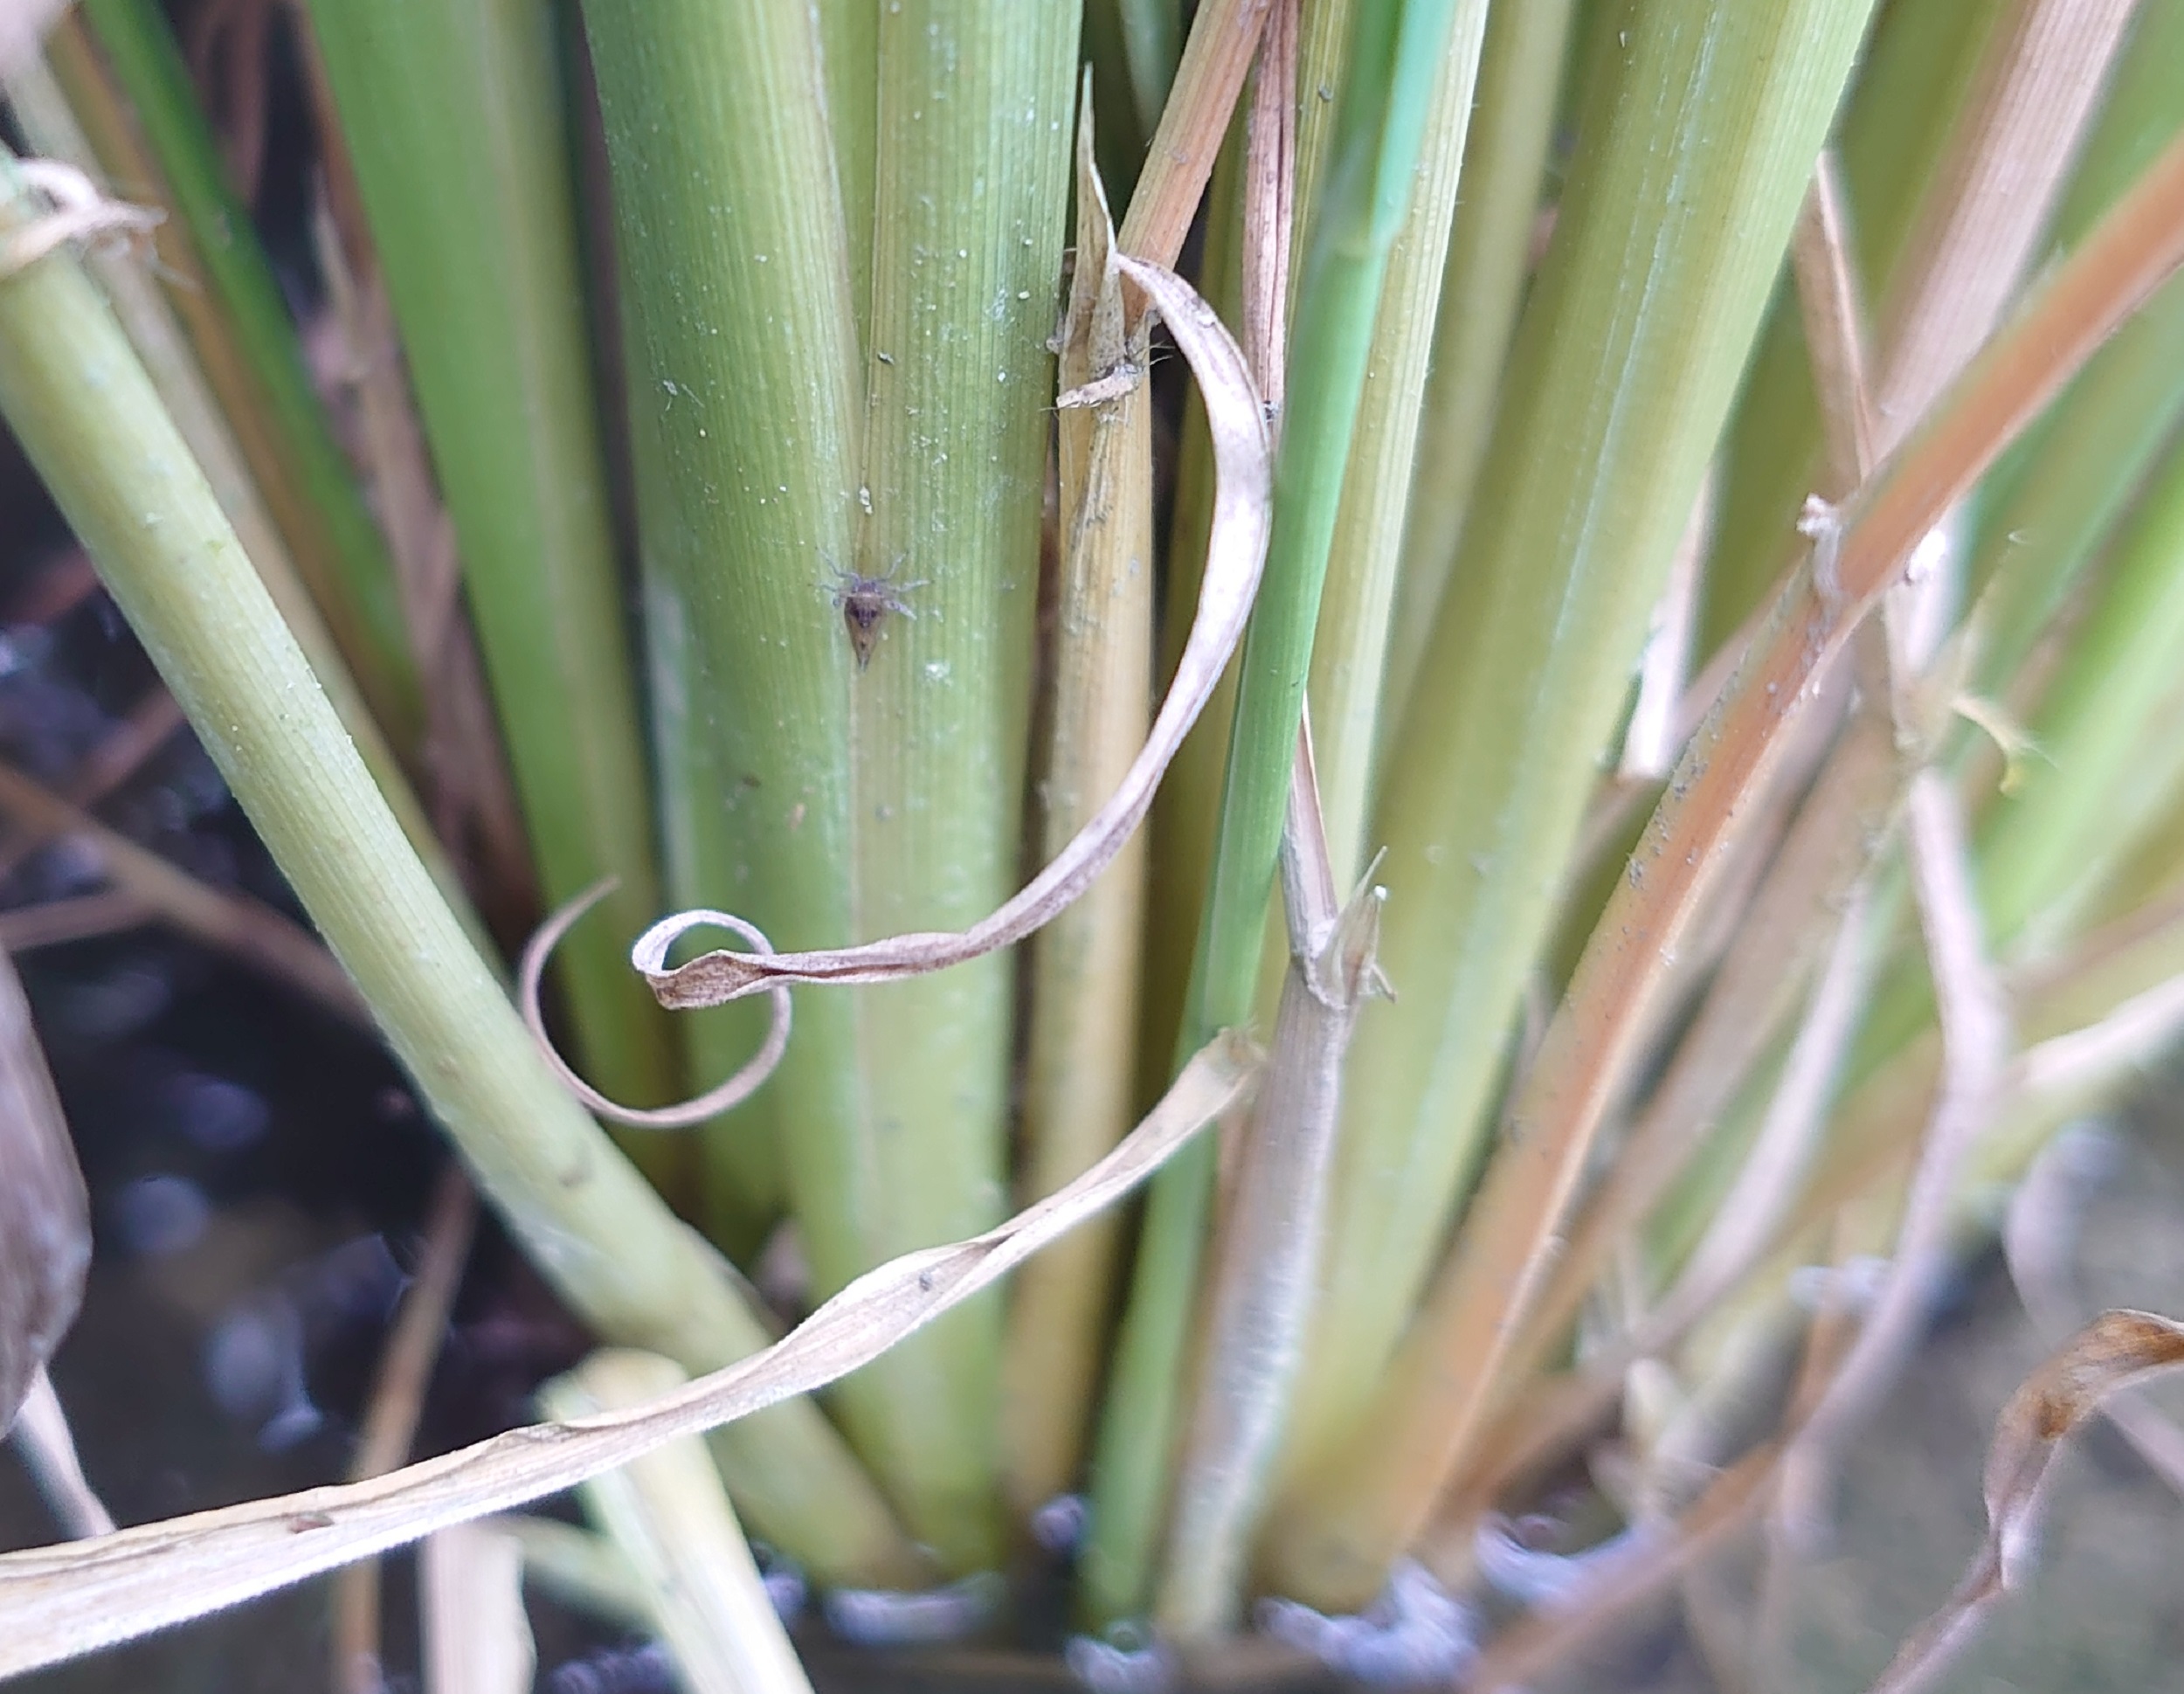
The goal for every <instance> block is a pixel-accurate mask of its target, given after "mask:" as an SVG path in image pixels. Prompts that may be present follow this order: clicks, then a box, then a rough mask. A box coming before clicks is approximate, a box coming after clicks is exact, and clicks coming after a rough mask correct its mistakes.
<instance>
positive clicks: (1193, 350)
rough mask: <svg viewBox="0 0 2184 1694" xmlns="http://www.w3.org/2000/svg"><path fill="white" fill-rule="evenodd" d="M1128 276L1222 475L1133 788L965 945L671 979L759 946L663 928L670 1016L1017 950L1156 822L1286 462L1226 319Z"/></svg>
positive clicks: (1253, 570)
mask: <svg viewBox="0 0 2184 1694" xmlns="http://www.w3.org/2000/svg"><path fill="white" fill-rule="evenodd" d="M1115 262H1116V266H1117V267H1118V268H1119V269H1120V270H1121V271H1122V273H1123V276H1124V277H1125V278H1126V279H1127V280H1129V281H1130V283H1132V284H1133V285H1135V286H1136V287H1137V288H1138V289H1139V290H1141V291H1142V292H1143V293H1144V294H1145V296H1146V297H1147V298H1148V299H1149V300H1150V301H1151V304H1152V306H1153V307H1154V308H1156V309H1157V310H1158V312H1159V313H1160V315H1161V317H1162V318H1163V319H1164V320H1165V322H1166V323H1167V325H1168V328H1169V332H1170V333H1171V335H1173V336H1174V337H1175V341H1176V345H1177V346H1178V348H1180V349H1182V351H1183V354H1184V356H1185V358H1187V359H1188V360H1189V361H1190V363H1191V369H1192V374H1193V375H1194V376H1195V377H1197V379H1198V384H1199V392H1200V394H1201V395H1202V396H1203V398H1204V399H1205V402H1206V420H1207V423H1208V425H1209V427H1210V430H1211V432H1212V436H1213V454H1214V463H1215V467H1216V470H1217V474H1218V481H1217V485H1216V488H1215V492H1214V497H1213V532H1212V536H1211V538H1210V539H1209V541H1208V542H1207V544H1206V570H1205V575H1204V577H1203V578H1202V580H1201V582H1200V584H1199V605H1198V614H1197V616H1196V618H1195V619H1193V620H1192V625H1191V633H1190V636H1189V639H1188V640H1186V641H1185V645H1184V649H1183V657H1182V660H1181V661H1180V663H1178V666H1177V667H1176V673H1175V681H1173V683H1172V684H1171V686H1170V688H1169V690H1168V695H1167V698H1166V699H1165V700H1164V701H1163V702H1161V707H1160V712H1159V716H1158V717H1156V718H1155V719H1154V720H1153V726H1152V731H1151V735H1150V736H1148V737H1147V738H1146V741H1145V744H1144V748H1143V749H1142V750H1140V751H1139V753H1138V755H1137V758H1136V759H1135V760H1134V761H1133V762H1132V763H1131V764H1130V771H1129V774H1128V775H1127V776H1126V777H1125V778H1123V783H1122V785H1121V786H1120V787H1118V788H1117V789H1116V792H1114V794H1113V795H1112V796H1111V797H1110V798H1109V799H1108V801H1107V803H1106V804H1105V805H1104V806H1102V807H1101V808H1100V810H1099V811H1098V812H1096V813H1095V815H1094V816H1093V818H1092V819H1091V821H1090V822H1089V823H1088V824H1086V825H1085V826H1084V827H1083V828H1082V830H1080V831H1079V832H1078V833H1077V834H1076V835H1075V838H1074V839H1072V840H1071V841H1070V842H1069V844H1068V846H1067V847H1064V848H1063V849H1062V850H1061V852H1060V853H1059V854H1056V855H1055V856H1054V859H1053V860H1052V861H1050V862H1049V863H1048V864H1047V868H1045V869H1044V870H1042V871H1040V873H1039V875H1037V876H1035V877H1033V879H1032V880H1031V882H1029V883H1027V884H1026V886H1025V887H1024V888H1022V889H1021V890H1020V891H1019V892H1018V893H1017V895H1015V896H1014V897H1013V898H1012V899H1011V900H1009V901H1008V902H1006V904H1004V905H1003V906H1002V907H1001V908H1000V909H999V910H998V911H996V912H994V913H993V914H992V916H989V917H987V918H986V919H985V920H984V921H983V922H981V923H976V924H973V925H972V926H971V928H970V929H968V930H962V931H960V932H958V933H955V934H946V933H921V934H912V935H900V936H894V937H888V939H886V940H884V941H874V942H869V943H867V944H865V945H863V946H859V947H846V948H840V949H837V950H833V951H824V952H809V953H776V952H772V951H753V952H748V953H739V952H728V951H717V952H709V953H706V954H703V955H702V956H701V957H699V958H695V959H692V960H691V961H690V962H689V963H688V964H687V965H677V966H674V967H670V966H669V965H668V964H667V954H668V952H669V951H670V950H671V949H672V948H673V947H674V944H675V943H676V942H678V941H680V940H681V938H682V937H684V936H686V935H688V933H690V932H691V931H692V930H698V929H703V928H706V927H708V926H710V925H714V924H719V923H727V924H728V925H729V927H730V928H733V929H735V930H737V931H738V932H739V933H742V934H745V935H750V934H751V933H753V932H752V931H751V930H750V928H749V926H748V925H746V924H745V923H743V922H742V921H740V920H737V919H733V918H728V917H725V916H723V915H722V914H721V913H718V912H712V911H695V910H693V911H686V912H678V913H676V914H674V916H670V917H667V918H663V919H662V920H661V921H660V923H655V924H654V925H653V927H652V928H651V929H649V930H646V931H645V933H644V934H643V935H641V936H639V937H638V939H637V944H636V945H635V946H634V947H633V948H632V950H631V953H630V959H631V962H632V964H633V965H636V967H637V968H638V970H639V971H641V972H643V974H644V976H645V979H646V981H647V982H648V983H650V984H651V985H652V990H653V993H654V994H655V995H657V996H658V997H659V999H660V1004H661V1005H662V1006H670V1007H677V1008H682V1007H690V1006H717V1005H719V1004H721V1003H722V1001H724V1000H732V999H742V998H743V997H744V996H745V995H748V994H755V993H762V992H766V991H768V990H770V989H773V988H777V987H778V986H780V985H784V984H787V983H792V982H815V983H821V982H823V983H842V984H855V983H875V982H889V981H894V980H896V979H898V978H903V977H912V976H920V975H923V974H924V973H925V972H927V971H941V970H945V969H946V968H948V967H949V966H950V965H961V964H964V962H966V961H967V960H970V959H974V958H978V957H979V956H981V955H982V954H985V953H990V952H993V951H996V950H998V949H999V948H1002V947H1007V946H1011V945H1013V944H1015V943H1017V942H1019V941H1021V940H1023V939H1024V938H1025V937H1026V936H1028V935H1031V934H1032V933H1033V931H1035V930H1038V929H1039V928H1040V926H1041V925H1042V924H1045V923H1048V922H1049V921H1050V920H1052V919H1053V918H1054V916H1055V915H1056V914H1057V913H1059V912H1061V910H1063V909H1065V908H1067V907H1068V905H1069V904H1070V903H1071V902H1074V901H1075V900H1076V899H1077V898H1078V897H1079V896H1080V895H1082V894H1083V893H1084V891H1085V890H1086V889H1087V888H1089V887H1090V886H1091V885H1092V883H1093V882H1094V881H1095V879H1096V878H1097V877H1098V875H1099V874H1100V873H1101V872H1102V870H1104V869H1105V868H1107V866H1108V865H1109V863H1110V862H1111V861H1113V859H1114V858H1115V855H1116V854H1117V853H1119V852H1120V851H1121V850H1122V847H1123V843H1124V842H1125V841H1127V840H1129V839H1130V835H1131V834H1132V833H1133V832H1135V831H1136V829H1137V826H1138V825H1139V824H1140V823H1142V822H1143V821H1144V817H1145V812H1146V811H1147V809H1148V808H1150V807H1151V805H1152V797H1153V791H1154V790H1155V789H1156V788H1157V787H1158V785H1159V782H1160V778H1161V776H1162V774H1163V773H1164V772H1165V771H1166V770H1167V768H1168V764H1169V761H1170V760H1171V759H1172V758H1173V757H1175V753H1176V750H1177V748H1178V747H1179V746H1180V745H1181V744H1182V742H1183V737H1184V736H1185V734H1187V733H1188V732H1189V730H1190V728H1191V726H1192V724H1193V723H1196V722H1197V721H1198V716H1199V712H1201V711H1202V710H1204V709H1205V706H1206V701H1207V700H1208V699H1209V698H1211V697H1212V695H1213V689H1214V687H1215V685H1216V684H1217V683H1218V682H1219V681H1220V674H1221V670H1222V668H1223V667H1224V666H1226V665H1227V662H1228V657H1229V654H1230V653H1233V652H1234V650H1235V646H1236V643H1237V642H1238V640H1241V637H1242V635H1243V630H1244V623H1245V620H1246V619H1248V617H1249V615H1250V612H1251V604H1252V599H1253V597H1254V595H1255V594H1256V593H1257V592H1258V589H1259V576H1260V571H1261V569H1262V568H1263V567H1264V565H1265V564H1266V555H1267V536H1268V529H1269V527H1270V525H1271V522H1272V501H1273V463H1272V460H1273V454H1272V448H1271V445H1270V441H1269V438H1268V428H1267V418H1266V413H1265V410H1264V408H1263V407H1262V405H1261V402H1260V396H1259V391H1258V389H1257V387H1256V386H1255V384H1254V383H1253V381H1252V378H1251V373H1250V372H1249V370H1248V369H1247V368H1246V365H1245V363H1244V356H1243V354H1242V353H1241V350H1239V349H1238V348H1237V345H1236V342H1235V341H1234V339H1233V338H1232V337H1231V336H1230V335H1229V333H1228V331H1227V329H1226V328H1224V327H1223V326H1222V324H1221V322H1220V319H1219V318H1218V317H1216V316H1215V315H1214V314H1213V308H1211V307H1209V306H1207V305H1206V302H1205V301H1202V300H1200V299H1199V296H1198V294H1196V293H1195V292H1194V291H1193V290H1192V287H1191V286H1190V285H1189V284H1188V283H1186V282H1185V281H1184V280H1182V279H1181V278H1180V277H1178V276H1176V275H1175V274H1174V273H1171V272H1169V271H1165V270H1163V269H1161V268H1160V267H1159V266H1156V265H1148V264H1144V263H1143V262H1141V261H1139V260H1137V259H1130V258H1129V257H1127V256H1123V255H1117V256H1116V261H1115ZM754 945H757V943H756V942H754ZM716 1109H717V1108H716Z"/></svg>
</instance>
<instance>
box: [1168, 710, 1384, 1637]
mask: <svg viewBox="0 0 2184 1694" xmlns="http://www.w3.org/2000/svg"><path fill="white" fill-rule="evenodd" d="M1316 786H1317V782H1316V775H1315V771H1314V763H1313V759H1312V757H1311V749H1310V736H1303V737H1302V738H1301V742H1300V745H1299V748H1298V752H1297V763H1296V772H1295V775H1294V776H1293V777H1292V778H1291V789H1290V798H1289V823H1288V826H1287V829H1286V833H1285V835H1284V838H1283V844H1282V891H1283V904H1284V908H1285V909H1286V910H1287V912H1288V914H1289V938H1290V945H1291V950H1292V951H1291V953H1290V958H1289V972H1288V974H1287V976H1286V977H1285V978H1284V979H1283V982H1282V1003H1281V1007H1280V1010H1279V1012H1278V1013H1276V1015H1275V1026H1274V1035H1273V1039H1272V1041H1271V1042H1270V1043H1269V1045H1268V1054H1269V1057H1268V1064H1267V1070H1266V1075H1265V1076H1264V1077H1263V1078H1262V1079H1261V1082H1260V1086H1259V1092H1258V1096H1257V1097H1256V1099H1255V1100H1254V1102H1253V1108H1252V1113H1251V1117H1250V1118H1249V1120H1248V1124H1247V1125H1246V1128H1245V1130H1244V1133H1243V1140H1242V1144H1241V1153H1240V1154H1239V1156H1238V1169H1237V1171H1236V1172H1235V1175H1234V1179H1233V1180H1232V1182H1231V1185H1230V1192H1229V1195H1228V1202H1227V1210H1226V1213H1225V1216H1224V1217H1223V1220H1222V1222H1221V1227H1220V1234H1219V1239H1218V1241H1217V1244H1216V1248H1215V1254H1214V1266H1213V1276H1212V1287H1211V1290H1210V1291H1209V1295H1208V1306H1207V1311H1206V1337H1205V1339H1204V1341H1203V1343H1202V1344H1201V1345H1200V1347H1199V1365H1198V1379H1197V1382H1196V1385H1195V1399H1194V1401H1193V1410H1192V1417H1191V1421H1190V1427H1189V1430H1188V1433H1187V1434H1186V1435H1185V1442H1184V1450H1183V1455H1182V1458H1181V1460H1180V1461H1179V1462H1178V1471H1177V1479H1176V1489H1175V1500H1174V1504H1173V1505H1172V1507H1171V1514H1170V1518H1169V1524H1168V1538H1167V1546H1166V1552H1165V1558H1164V1562H1163V1566H1162V1574H1161V1588H1160V1594H1159V1600H1158V1607H1157V1609H1156V1612H1155V1618H1156V1621H1157V1622H1158V1625H1159V1627H1160V1628H1161V1631H1162V1633H1163V1634H1164V1635H1168V1636H1170V1637H1171V1638H1172V1639H1175V1640H1177V1641H1181V1642H1199V1641H1207V1640H1212V1639H1216V1638H1218V1637H1220V1635H1226V1634H1228V1633H1231V1632H1233V1631H1234V1629H1235V1628H1236V1626H1237V1624H1238V1622H1239V1621H1241V1614H1242V1610H1243V1601H1244V1597H1245V1593H1246V1583H1247V1578H1248V1574H1249V1571H1248V1561H1249V1559H1250V1556H1251V1549H1252V1544H1253V1540H1254V1532H1255V1531H1256V1530H1257V1528H1258V1525H1259V1518H1260V1514H1261V1511H1263V1509H1264V1506H1265V1501H1266V1496H1267V1492H1268V1484H1269V1483H1270V1481H1271V1479H1272V1476H1273V1471H1274V1462H1275V1455H1276V1454H1277V1452H1278V1451H1279V1449H1280V1446H1281V1441H1282V1425H1283V1423H1284V1422H1285V1421H1286V1420H1287V1417H1288V1414H1289V1400H1290V1393H1291V1390H1292V1388H1293V1386H1294V1384H1295V1381H1296V1372H1297V1369H1298V1367H1299V1366H1301V1364H1302V1363H1303V1351H1304V1337H1305V1331H1306V1326H1307V1323H1308V1321H1309V1319H1310V1316H1311V1312H1312V1307H1313V1303H1314V1300H1315V1297H1316V1295H1317V1288H1318V1282H1319V1266H1320V1253H1321V1248H1322V1244H1323V1241H1324V1236H1325V1233H1326V1231H1325V1216H1326V1206H1327V1179H1328V1174H1329V1172H1330V1169H1331V1167H1332V1164H1333V1158H1334V1147H1335V1130H1336V1125H1337V1122H1338V1120H1339V1117H1340V1113H1341V1110H1342V1071H1343V1063H1344V1059H1345V1058H1346V1057H1347V1056H1348V1054H1349V1050H1350V1036H1351V1029H1352V1028H1353V1027H1355V1024H1356V1022H1357V1018H1358V1012H1359V1010H1360V1009H1361V1008H1362V1006H1364V1004H1365V1000H1366V999H1368V998H1369V997H1371V996H1373V995H1375V994H1385V993H1386V992H1387V984H1386V980H1385V979H1384V978H1382V977H1381V975H1380V971H1379V965H1378V963H1377V962H1376V956H1377V954H1378V952H1379V942H1380V909H1381V907H1382V906H1383V905H1384V904H1385V903H1386V899H1387V890H1386V889H1385V888H1378V887H1372V886H1367V887H1365V888H1359V889H1358V892H1357V893H1356V894H1355V895H1353V896H1352V897H1351V901H1350V902H1349V904H1348V905H1346V906H1344V907H1342V908H1340V909H1337V907H1336V904H1335V902H1336V898H1337V895H1336V893H1335V884H1334V881H1333V875H1332V868H1331V865H1330V854H1329V847H1328V842H1327V840H1326V836H1325V832H1324V827H1323V826H1322V824H1321V822H1320V816H1319V801H1318V796H1317V792H1315V790H1316Z"/></svg>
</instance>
